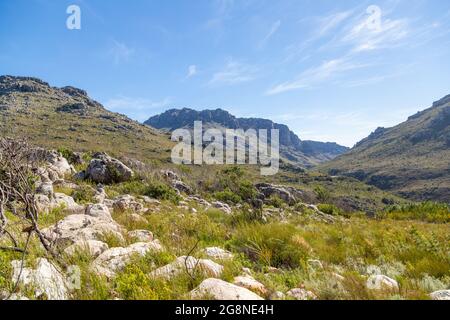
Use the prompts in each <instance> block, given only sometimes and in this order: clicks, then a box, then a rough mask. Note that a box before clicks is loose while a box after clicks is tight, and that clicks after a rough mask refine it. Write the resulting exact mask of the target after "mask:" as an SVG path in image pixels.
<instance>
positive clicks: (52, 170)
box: [33, 148, 75, 182]
mask: <svg viewBox="0 0 450 320" xmlns="http://www.w3.org/2000/svg"><path fill="white" fill-rule="evenodd" d="M33 157H34V158H35V160H38V161H42V162H44V166H43V167H42V168H41V171H40V174H41V175H42V174H45V175H46V177H48V179H50V181H52V182H53V181H56V180H59V179H64V178H65V176H67V175H71V174H73V173H74V172H75V169H74V168H73V167H72V166H71V165H70V164H69V162H68V161H67V159H66V158H64V157H63V156H62V155H61V154H60V153H59V152H57V151H55V150H45V149H42V148H36V149H35V152H34V154H33Z"/></svg>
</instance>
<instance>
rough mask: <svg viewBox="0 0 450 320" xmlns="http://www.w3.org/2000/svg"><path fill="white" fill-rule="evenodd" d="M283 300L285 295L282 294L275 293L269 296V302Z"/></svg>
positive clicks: (279, 292)
mask: <svg viewBox="0 0 450 320" xmlns="http://www.w3.org/2000/svg"><path fill="white" fill-rule="evenodd" d="M285 298H286V295H285V294H284V293H283V292H281V291H275V292H273V293H272V294H271V295H270V297H269V300H284V299H285Z"/></svg>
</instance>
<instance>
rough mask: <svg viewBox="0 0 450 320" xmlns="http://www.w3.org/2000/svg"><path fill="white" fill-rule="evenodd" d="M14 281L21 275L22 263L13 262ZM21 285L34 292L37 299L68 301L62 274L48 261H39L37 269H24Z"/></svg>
mask: <svg viewBox="0 0 450 320" xmlns="http://www.w3.org/2000/svg"><path fill="white" fill-rule="evenodd" d="M11 264H12V267H13V281H17V279H18V278H19V275H20V269H21V268H20V267H21V261H19V260H15V261H12V262H11ZM19 283H20V284H21V285H23V286H26V287H30V288H32V289H33V290H34V295H35V297H36V298H42V297H44V298H46V299H48V300H67V299H68V297H69V293H68V290H67V287H66V283H65V280H64V277H63V276H62V274H61V273H60V272H59V271H58V270H57V269H56V268H55V267H54V266H53V265H52V264H51V263H50V262H48V260H47V259H43V258H41V259H38V260H37V265H36V269H31V268H23V270H22V274H21V275H20V280H19Z"/></svg>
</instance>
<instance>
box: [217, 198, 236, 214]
mask: <svg viewBox="0 0 450 320" xmlns="http://www.w3.org/2000/svg"><path fill="white" fill-rule="evenodd" d="M212 206H213V207H214V208H216V209H219V210H222V211H223V212H224V213H226V214H232V213H233V211H232V210H231V207H230V206H229V205H228V204H226V203H223V202H220V201H214V202H213V203H212Z"/></svg>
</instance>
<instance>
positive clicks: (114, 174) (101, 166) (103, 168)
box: [85, 153, 134, 184]
mask: <svg viewBox="0 0 450 320" xmlns="http://www.w3.org/2000/svg"><path fill="white" fill-rule="evenodd" d="M133 175H134V173H133V171H132V170H131V169H130V168H128V167H127V166H126V165H124V164H123V163H122V162H120V161H119V160H117V159H114V158H112V157H110V156H109V155H107V154H106V153H96V154H94V156H93V159H92V160H91V162H90V163H89V166H88V168H87V169H86V172H85V179H91V180H92V181H94V182H96V183H103V184H110V183H118V182H125V181H129V180H131V178H132V177H133Z"/></svg>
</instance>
